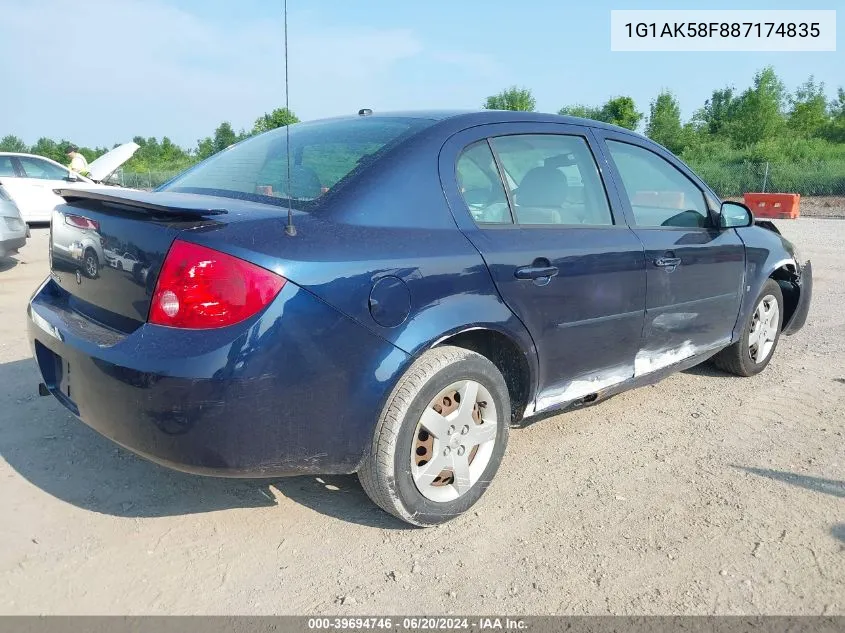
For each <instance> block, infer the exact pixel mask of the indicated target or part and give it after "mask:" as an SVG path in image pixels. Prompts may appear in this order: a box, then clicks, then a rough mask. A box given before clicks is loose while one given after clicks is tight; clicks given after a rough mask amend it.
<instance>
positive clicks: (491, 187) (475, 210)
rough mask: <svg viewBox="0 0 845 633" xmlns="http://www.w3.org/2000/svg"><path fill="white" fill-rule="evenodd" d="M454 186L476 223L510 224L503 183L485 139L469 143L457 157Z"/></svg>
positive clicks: (510, 219)
mask: <svg viewBox="0 0 845 633" xmlns="http://www.w3.org/2000/svg"><path fill="white" fill-rule="evenodd" d="M456 175H457V178H458V188H459V189H460V192H461V196H462V197H463V199H464V203H466V205H467V208H468V209H469V212H470V215H472V219H473V220H475V221H476V222H477V223H479V224H512V223H513V219H512V218H511V212H510V208H509V207H508V199H507V195H506V194H505V187H504V185H503V184H502V179H501V178H500V177H499V171H498V169H497V168H496V161H495V160H494V159H493V152H492V151H490V146H489V145H488V144H487V141H486V140H483V141H477V142H475V143H473V144H472V145H469V146H468V147H466V148H465V149H464V151H463V152H461V155H460V156H459V157H458V163H457V167H456Z"/></svg>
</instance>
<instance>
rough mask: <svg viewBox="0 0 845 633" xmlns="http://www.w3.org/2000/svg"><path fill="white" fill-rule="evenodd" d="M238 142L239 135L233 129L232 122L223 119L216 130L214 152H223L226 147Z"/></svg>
mask: <svg viewBox="0 0 845 633" xmlns="http://www.w3.org/2000/svg"><path fill="white" fill-rule="evenodd" d="M237 142H238V135H237V134H235V130H233V129H232V124H231V123H229V122H228V121H223V123H221V124H220V125H218V126H217V129H216V130H214V152H215V153H217V152H222V151H223V150H224V149H226V148H227V147H229V146H230V145H234V144H235V143H237Z"/></svg>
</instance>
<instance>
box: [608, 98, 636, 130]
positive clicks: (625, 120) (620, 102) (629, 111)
mask: <svg viewBox="0 0 845 633" xmlns="http://www.w3.org/2000/svg"><path fill="white" fill-rule="evenodd" d="M598 120H599V121H604V122H605V123H610V124H612V125H618V126H619V127H624V128H627V129H629V130H636V129H637V127H638V126H639V124H640V121H642V120H643V114H642V112H637V106H636V104H635V103H634V100H633V99H632V98H631V97H613V98H612V99H610V100H609V101H608V102H607V103H605V104H604V105H603V106H602V107H601V110H600V111H599V114H598Z"/></svg>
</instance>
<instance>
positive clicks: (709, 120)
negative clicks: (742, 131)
mask: <svg viewBox="0 0 845 633" xmlns="http://www.w3.org/2000/svg"><path fill="white" fill-rule="evenodd" d="M738 104H739V102H738V100H737V98H736V96H735V95H734V88H733V87H732V86H731V87H727V88H722V89H721V90H714V91H713V94H712V95H711V97H710V98H709V99H707V101H705V102H704V107H703V108H701V109H700V110H698V111H697V112H696V113H695V114H694V115H693V122H694V123H693V124H694V125H696V127H698V128H700V129H701V131H703V132H705V133H707V134H713V135H715V134H720V133H721V132H722V131H723V130H724V128H725V125H726V124H727V123H729V122H730V121H732V120H733V118H734V116H735V115H736V109H737V105H738Z"/></svg>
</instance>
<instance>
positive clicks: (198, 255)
mask: <svg viewBox="0 0 845 633" xmlns="http://www.w3.org/2000/svg"><path fill="white" fill-rule="evenodd" d="M285 281H286V280H285V278H284V277H281V276H279V275H276V274H275V273H272V272H270V271H269V270H266V269H265V268H261V267H260V266H256V265H255V264H250V263H249V262H246V261H244V260H242V259H238V258H237V257H232V256H231V255H226V254H225V253H221V252H219V251H215V250H213V249H211V248H207V247H205V246H199V245H197V244H191V243H189V242H182V241H180V240H176V241H175V242H173V245H172V246H171V247H170V251H169V252H168V253H167V257H166V258H165V259H164V265H163V266H162V268H161V274H160V275H159V277H158V281H157V282H156V288H155V292H154V293H153V302H152V305H151V306H150V316H149V319H148V320H149V322H150V323H155V324H157V325H169V326H171V327H178V328H188V329H201V328H217V327H224V326H226V325H233V324H235V323H238V322H240V321H243V320H244V319H248V318H249V317H251V316H253V315H254V314H256V313H257V312H259V311H260V310H261V309H263V308H264V307H266V306H267V304H269V303H270V302H271V301H272V300H273V299H274V298H275V297H276V295H278V294H279V291H280V290H281V289H282V286H284V285H285Z"/></svg>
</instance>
